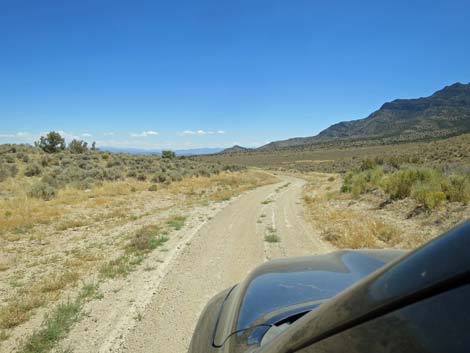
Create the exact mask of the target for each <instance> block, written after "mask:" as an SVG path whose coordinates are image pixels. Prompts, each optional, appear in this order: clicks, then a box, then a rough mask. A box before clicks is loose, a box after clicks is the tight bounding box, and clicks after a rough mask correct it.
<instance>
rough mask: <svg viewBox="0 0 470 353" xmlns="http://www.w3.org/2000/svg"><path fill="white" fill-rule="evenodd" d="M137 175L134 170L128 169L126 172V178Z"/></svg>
mask: <svg viewBox="0 0 470 353" xmlns="http://www.w3.org/2000/svg"><path fill="white" fill-rule="evenodd" d="M136 176H137V172H136V171H135V170H129V171H128V172H127V177H128V178H135V177H136Z"/></svg>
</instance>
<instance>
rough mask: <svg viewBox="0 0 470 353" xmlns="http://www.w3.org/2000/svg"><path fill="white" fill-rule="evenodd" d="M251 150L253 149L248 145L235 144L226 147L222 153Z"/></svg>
mask: <svg viewBox="0 0 470 353" xmlns="http://www.w3.org/2000/svg"><path fill="white" fill-rule="evenodd" d="M251 150H252V148H247V147H242V146H239V145H235V146H232V147H230V148H226V149H224V150H223V151H222V152H220V153H237V152H246V151H251Z"/></svg>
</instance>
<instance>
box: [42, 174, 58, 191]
mask: <svg viewBox="0 0 470 353" xmlns="http://www.w3.org/2000/svg"><path fill="white" fill-rule="evenodd" d="M41 181H42V182H43V183H46V184H48V185H50V186H51V187H53V188H58V187H59V181H58V180H57V178H56V177H55V176H54V175H53V174H46V175H44V176H43V177H42V178H41Z"/></svg>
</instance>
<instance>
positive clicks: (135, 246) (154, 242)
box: [128, 225, 168, 252]
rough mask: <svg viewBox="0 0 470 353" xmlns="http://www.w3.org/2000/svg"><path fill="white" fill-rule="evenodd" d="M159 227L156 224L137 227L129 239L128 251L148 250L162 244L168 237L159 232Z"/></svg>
mask: <svg viewBox="0 0 470 353" xmlns="http://www.w3.org/2000/svg"><path fill="white" fill-rule="evenodd" d="M160 233H161V229H160V228H159V227H158V226H153V225H151V226H145V227H143V228H141V229H139V230H138V231H137V232H136V233H135V236H134V237H133V238H132V239H131V241H130V243H129V247H128V249H129V250H130V251H133V252H135V251H137V252H139V251H144V252H145V251H150V250H153V249H155V248H157V247H159V246H162V245H163V244H164V243H165V242H166V241H168V238H167V237H165V236H164V235H162V234H160Z"/></svg>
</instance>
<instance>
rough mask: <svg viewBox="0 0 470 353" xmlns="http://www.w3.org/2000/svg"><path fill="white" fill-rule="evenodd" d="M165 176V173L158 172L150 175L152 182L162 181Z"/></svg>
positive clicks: (165, 179) (164, 179) (165, 178)
mask: <svg viewBox="0 0 470 353" xmlns="http://www.w3.org/2000/svg"><path fill="white" fill-rule="evenodd" d="M167 179H168V178H167V176H166V174H164V173H158V174H155V175H154V176H153V177H152V180H151V181H152V183H164V182H166V181H167Z"/></svg>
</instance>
